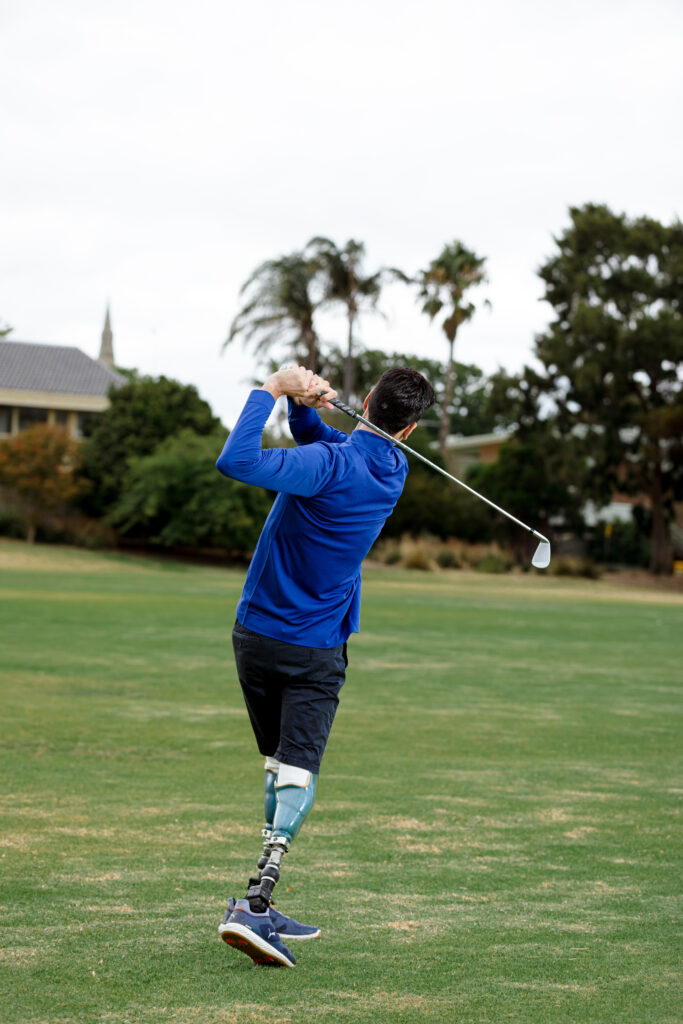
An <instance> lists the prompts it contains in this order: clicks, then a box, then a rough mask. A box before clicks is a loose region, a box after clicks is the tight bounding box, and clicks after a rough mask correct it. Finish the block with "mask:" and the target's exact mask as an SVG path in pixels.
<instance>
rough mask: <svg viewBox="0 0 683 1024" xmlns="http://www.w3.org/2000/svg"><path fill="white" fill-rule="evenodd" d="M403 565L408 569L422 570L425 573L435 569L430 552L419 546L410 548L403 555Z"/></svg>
mask: <svg viewBox="0 0 683 1024" xmlns="http://www.w3.org/2000/svg"><path fill="white" fill-rule="evenodd" d="M402 564H403V565H404V566H405V568H406V569H421V570H422V571H423V572H431V571H432V570H433V569H434V563H433V561H432V559H431V558H430V555H429V552H428V551H426V550H425V548H423V547H421V546H420V545H418V544H416V545H415V546H414V547H410V548H408V550H407V551H406V552H405V554H404V555H403V561H402Z"/></svg>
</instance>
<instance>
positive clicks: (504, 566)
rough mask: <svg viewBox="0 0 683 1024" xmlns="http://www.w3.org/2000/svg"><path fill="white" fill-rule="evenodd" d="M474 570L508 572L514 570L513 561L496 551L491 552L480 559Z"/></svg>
mask: <svg viewBox="0 0 683 1024" xmlns="http://www.w3.org/2000/svg"><path fill="white" fill-rule="evenodd" d="M474 568H475V569H476V570H477V572H492V573H501V572H507V571H508V570H509V569H511V568H512V560H511V559H510V558H507V557H506V556H505V555H500V554H498V553H497V552H495V551H489V553H488V554H487V555H484V557H483V558H480V559H479V561H478V562H477V563H476V565H475V566H474Z"/></svg>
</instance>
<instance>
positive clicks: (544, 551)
mask: <svg viewBox="0 0 683 1024" xmlns="http://www.w3.org/2000/svg"><path fill="white" fill-rule="evenodd" d="M324 394H326V392H325V391H321V392H319V395H318V397H322V396H323V395H324ZM327 401H329V402H330V404H331V405H334V406H335V408H337V409H339V410H341V412H344V413H346V415H347V416H351V418H352V419H354V420H358V422H359V423H363V424H364V425H365V426H366V427H370V429H371V430H374V431H375V433H376V434H381V436H382V437H386V439H387V441H391V443H392V444H395V445H396V446H397V447H398V448H401V449H402V450H403V451H404V452H407V453H408V454H409V455H414V456H415V458H416V459H419V460H420V461H421V462H424V463H425V465H426V466H429V467H430V468H431V469H435V470H436V472H437V473H441V475H442V476H445V477H448V479H449V480H452V481H453V483H454V484H458V485H459V486H460V487H464V488H465V490H466V491H469V492H470V494H473V495H474V496H475V498H480V499H481V501H485V502H486V504H487V505H490V506H491V508H495V510H496V512H500V513H501V515H504V516H506V517H507V518H508V519H511V520H512V522H513V523H516V524H517V526H521V527H522V529H524V530H528V531H529V533H532V534H533V535H534V537H537V538H538V540H540V542H541V543H540V544H539V545H538V547H537V548H536V550H535V551H534V557H533V558H532V559H531V564H532V565H533V566H534V567H535V568H536V569H547V568H548V566H549V565H550V541H549V540H548V538H547V537H544V536H543V534H542V533H539V532H538V530H534V529H532V528H531V527H530V526H527V525H526V523H523V522H522V521H521V519H517V518H516V517H515V516H513V515H511V514H510V513H509V512H506V511H505V509H504V508H501V507H500V505H496V504H495V502H493V501H489V499H488V498H485V497H484V495H483V494H479V492H478V491H475V490H474V489H473V488H472V487H469V486H468V485H467V484H465V483H463V482H462V480H458V478H457V477H456V476H451V474H450V473H447V472H446V470H445V469H442V468H441V466H437V465H436V464H435V463H434V462H430V461H429V459H426V458H425V457H424V455H420V453H419V452H416V451H414V449H412V448H409V447H408V445H407V444H404V443H403V441H397V440H396V438H395V437H392V436H391V434H387V433H386V431H384V430H380V428H379V427H376V426H375V424H374V423H371V422H370V420H366V419H365V417H364V416H361V415H360V413H358V412H356V411H355V409H351V408H350V406H348V405H345V404H344V402H342V401H340V400H339V399H338V398H330V399H327Z"/></svg>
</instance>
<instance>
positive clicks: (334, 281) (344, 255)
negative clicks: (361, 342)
mask: <svg viewBox="0 0 683 1024" xmlns="http://www.w3.org/2000/svg"><path fill="white" fill-rule="evenodd" d="M306 252H308V253H310V255H311V257H312V259H313V260H314V261H315V263H316V264H317V265H318V268H319V269H318V275H317V276H318V277H319V278H320V279H321V280H322V286H323V297H322V300H321V303H320V304H321V306H322V307H325V306H330V305H336V304H341V305H342V306H344V307H345V310H346V317H347V322H348V332H347V344H346V357H345V360H344V374H343V378H341V379H343V388H342V390H343V395H344V399H345V401H346V402H348V401H349V400H350V398H351V394H352V392H353V384H354V381H353V377H354V355H355V339H354V333H353V332H354V326H355V323H356V320H357V318H358V316H359V315H360V314H361V313H362V312H364V311H373V310H374V311H376V310H377V301H378V299H379V296H380V292H381V290H382V275H383V273H384V271H382V270H377V271H376V272H375V273H374V274H365V273H364V272H363V258H364V256H365V245H364V244H363V243H362V242H357V241H354V239H349V241H348V242H347V243H346V245H345V246H344V247H343V248H341V249H340V248H338V247H337V246H336V245H335V243H334V242H333V241H332V240H331V239H329V238H324V237H322V236H316V237H315V238H312V239H311V240H310V242H309V243H308V245H307V246H306Z"/></svg>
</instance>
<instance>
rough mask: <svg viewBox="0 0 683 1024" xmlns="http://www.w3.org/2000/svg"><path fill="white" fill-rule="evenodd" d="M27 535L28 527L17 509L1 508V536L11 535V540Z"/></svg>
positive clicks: (20, 538)
mask: <svg viewBox="0 0 683 1024" xmlns="http://www.w3.org/2000/svg"><path fill="white" fill-rule="evenodd" d="M25 536H26V527H25V526H24V520H23V519H22V518H21V515H20V514H19V512H17V511H16V509H11V508H6V509H2V510H0V537H9V538H10V539H11V540H23V538H24V537H25Z"/></svg>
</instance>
